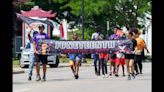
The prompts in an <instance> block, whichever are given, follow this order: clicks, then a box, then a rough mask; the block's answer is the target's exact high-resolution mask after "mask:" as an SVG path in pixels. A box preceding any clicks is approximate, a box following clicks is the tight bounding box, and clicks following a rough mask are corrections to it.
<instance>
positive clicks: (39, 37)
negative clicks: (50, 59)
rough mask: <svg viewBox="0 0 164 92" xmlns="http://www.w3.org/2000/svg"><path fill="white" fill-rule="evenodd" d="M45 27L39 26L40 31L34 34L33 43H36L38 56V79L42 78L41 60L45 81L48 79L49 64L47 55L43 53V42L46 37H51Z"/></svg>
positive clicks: (36, 55)
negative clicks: (45, 31)
mask: <svg viewBox="0 0 164 92" xmlns="http://www.w3.org/2000/svg"><path fill="white" fill-rule="evenodd" d="M44 29H45V27H44V25H40V26H39V33H38V34H36V35H35V36H34V39H33V45H34V53H35V57H36V74H37V75H36V81H39V80H41V77H40V62H42V65H43V81H46V69H47V67H46V65H47V55H45V54H42V53H41V51H40V50H41V48H42V46H41V44H42V41H43V40H45V39H49V37H48V35H47V34H46V33H44V32H43V31H44Z"/></svg>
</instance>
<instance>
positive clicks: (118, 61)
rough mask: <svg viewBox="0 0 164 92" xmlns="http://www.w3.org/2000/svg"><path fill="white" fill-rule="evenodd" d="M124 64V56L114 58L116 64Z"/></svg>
mask: <svg viewBox="0 0 164 92" xmlns="http://www.w3.org/2000/svg"><path fill="white" fill-rule="evenodd" d="M120 64H121V65H125V64H126V63H125V58H116V65H120Z"/></svg>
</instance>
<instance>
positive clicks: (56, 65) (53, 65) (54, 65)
mask: <svg viewBox="0 0 164 92" xmlns="http://www.w3.org/2000/svg"><path fill="white" fill-rule="evenodd" d="M58 66H59V57H58V56H56V64H50V68H57V67H58Z"/></svg>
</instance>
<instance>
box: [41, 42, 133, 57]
mask: <svg viewBox="0 0 164 92" xmlns="http://www.w3.org/2000/svg"><path fill="white" fill-rule="evenodd" d="M41 47H42V49H41V50H39V53H41V54H47V55H52V54H56V53H63V54H68V53H84V54H86V53H87V54H88V53H115V52H118V51H121V52H123V53H128V54H130V53H133V51H132V47H133V43H132V42H131V40H101V41H55V40H44V41H42V42H41Z"/></svg>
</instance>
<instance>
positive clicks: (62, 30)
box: [59, 24, 64, 38]
mask: <svg viewBox="0 0 164 92" xmlns="http://www.w3.org/2000/svg"><path fill="white" fill-rule="evenodd" d="M59 30H60V36H61V38H64V29H63V25H62V24H60V26H59Z"/></svg>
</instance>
